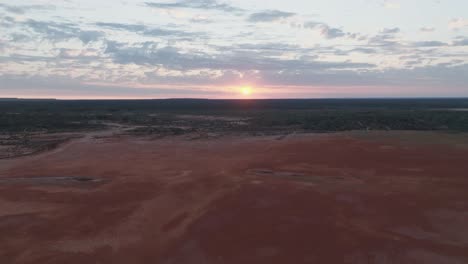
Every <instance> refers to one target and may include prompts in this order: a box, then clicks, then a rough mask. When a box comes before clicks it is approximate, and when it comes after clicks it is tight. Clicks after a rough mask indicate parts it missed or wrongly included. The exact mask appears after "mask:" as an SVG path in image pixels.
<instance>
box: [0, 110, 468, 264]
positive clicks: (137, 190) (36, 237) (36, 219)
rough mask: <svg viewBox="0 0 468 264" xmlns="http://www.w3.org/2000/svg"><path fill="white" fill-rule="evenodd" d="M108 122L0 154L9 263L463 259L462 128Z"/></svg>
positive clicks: (467, 165) (467, 207) (2, 229)
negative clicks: (198, 127)
mask: <svg viewBox="0 0 468 264" xmlns="http://www.w3.org/2000/svg"><path fill="white" fill-rule="evenodd" d="M192 119H193V120H202V121H204V120H205V119H206V118H200V117H192ZM209 120H210V122H214V121H217V119H216V118H215V119H213V118H209ZM218 121H219V120H218ZM222 121H223V122H247V121H246V120H245V119H242V120H234V121H233V120H232V119H228V120H225V119H223V120H222ZM107 125H108V127H111V128H110V129H108V130H103V131H96V132H75V133H74V134H67V133H57V134H54V135H51V134H47V140H53V139H54V138H55V139H56V140H59V143H57V144H55V145H54V147H53V148H47V149H40V150H41V151H37V152H33V153H31V151H29V152H22V153H23V154H24V155H13V154H11V155H10V154H8V155H5V157H7V158H5V159H1V160H0V234H1V235H0V263H67V264H73V263H77V264H78V263H80V264H81V263H115V264H120V263H122V264H124V263H125V264H128V263H162V264H179V263H180V264H184V263H187V264H191V263H193V264H202V263H206V264H215V263H216V264H223V263H226V264H239V263H243V264H250V263H252V264H262V263H265V264H266V263H268V264H275V263H295V264H300V263H320V264H322V263H408V264H418V263H420V264H423V263H424V264H428V263H429V264H430V263H434V264H445V263H447V264H457V263H460V264H462V263H468V191H467V190H468V174H467V171H468V136H467V134H464V133H448V132H414V131H380V132H377V131H376V132H372V131H371V132H365V131H357V132H340V133H332V134H295V133H284V134H282V135H261V136H253V135H251V134H236V135H233V134H223V135H222V136H221V135H218V134H216V133H215V134H209V133H205V132H203V131H190V132H187V133H180V134H179V133H173V130H170V131H172V132H171V133H170V134H171V135H170V136H164V135H166V134H167V131H168V130H164V131H163V133H162V134H161V132H158V133H156V134H155V133H147V130H148V129H153V128H147V127H146V128H144V129H142V128H141V127H126V126H120V125H115V124H114V125H112V124H107ZM236 125H240V126H242V125H244V123H238V124H236ZM180 126H181V127H179V129H182V130H183V129H184V127H183V124H180ZM135 129H136V131H135ZM158 131H159V130H158ZM177 131H179V130H177ZM137 132H138V133H137ZM139 133H140V134H139ZM39 137H43V136H39ZM65 139H66V140H65ZM15 140H16V139H15ZM31 141H34V139H30V140H29V139H28V142H31Z"/></svg>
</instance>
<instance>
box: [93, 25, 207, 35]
mask: <svg viewBox="0 0 468 264" xmlns="http://www.w3.org/2000/svg"><path fill="white" fill-rule="evenodd" d="M95 25H96V26H98V27H102V28H107V29H112V30H123V31H129V32H133V33H139V34H142V35H145V36H152V37H182V38H186V37H202V36H204V34H203V33H192V32H187V31H182V30H173V29H164V28H156V27H148V26H145V25H141V24H123V23H102V22H101V23H96V24H95Z"/></svg>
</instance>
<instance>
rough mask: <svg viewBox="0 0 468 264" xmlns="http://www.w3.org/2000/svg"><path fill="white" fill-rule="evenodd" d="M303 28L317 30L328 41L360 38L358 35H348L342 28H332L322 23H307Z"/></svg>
mask: <svg viewBox="0 0 468 264" xmlns="http://www.w3.org/2000/svg"><path fill="white" fill-rule="evenodd" d="M303 27H304V28H308V29H317V30H318V31H319V32H320V35H322V36H323V37H324V38H326V39H335V38H341V37H349V38H359V37H358V34H352V33H346V32H344V31H343V30H342V29H340V28H335V27H331V26H329V25H327V24H325V23H321V22H315V21H309V22H305V23H304V25H303Z"/></svg>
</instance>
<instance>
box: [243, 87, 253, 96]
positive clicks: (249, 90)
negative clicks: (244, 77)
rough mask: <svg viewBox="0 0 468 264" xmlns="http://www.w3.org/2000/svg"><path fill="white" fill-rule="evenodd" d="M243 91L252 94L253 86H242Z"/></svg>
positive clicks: (247, 94) (246, 94) (245, 93)
mask: <svg viewBox="0 0 468 264" xmlns="http://www.w3.org/2000/svg"><path fill="white" fill-rule="evenodd" d="M241 93H242V94H243V95H244V96H249V95H251V94H252V87H250V86H243V87H242V88H241Z"/></svg>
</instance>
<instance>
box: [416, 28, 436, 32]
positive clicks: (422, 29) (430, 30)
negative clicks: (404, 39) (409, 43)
mask: <svg viewBox="0 0 468 264" xmlns="http://www.w3.org/2000/svg"><path fill="white" fill-rule="evenodd" d="M419 31H421V32H434V31H435V28H433V27H422V28H420V29H419Z"/></svg>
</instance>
